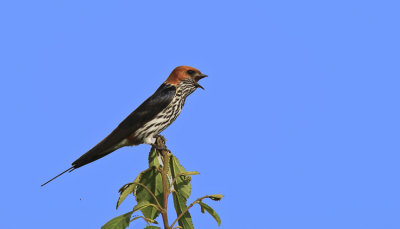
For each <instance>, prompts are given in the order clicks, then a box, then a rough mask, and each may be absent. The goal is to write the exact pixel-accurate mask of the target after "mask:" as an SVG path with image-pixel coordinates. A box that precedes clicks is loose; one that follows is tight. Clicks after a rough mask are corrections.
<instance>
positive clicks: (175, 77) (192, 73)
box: [165, 66, 207, 90]
mask: <svg viewBox="0 0 400 229" xmlns="http://www.w3.org/2000/svg"><path fill="white" fill-rule="evenodd" d="M204 77H207V75H204V74H202V73H201V72H200V71H199V70H198V69H196V68H193V67H190V66H179V67H176V68H175V69H174V70H173V71H172V72H171V74H170V75H169V77H168V79H167V80H166V81H165V83H168V84H173V85H178V84H179V83H180V82H181V81H183V80H186V79H190V80H191V81H192V82H193V84H194V85H195V86H196V87H199V88H201V89H203V90H204V88H203V87H202V86H201V85H200V84H199V83H198V82H199V80H200V79H202V78H204Z"/></svg>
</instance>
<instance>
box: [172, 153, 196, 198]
mask: <svg viewBox="0 0 400 229" xmlns="http://www.w3.org/2000/svg"><path fill="white" fill-rule="evenodd" d="M170 169H171V173H172V177H173V178H175V177H177V178H176V182H175V184H174V189H175V191H177V192H179V194H181V195H182V196H183V197H184V198H185V199H187V198H189V196H190V192H191V190H192V186H191V185H190V181H191V178H190V176H186V175H180V174H184V173H186V172H187V171H186V170H185V168H183V166H182V165H181V164H180V163H179V161H178V159H177V158H176V157H175V156H171V160H170Z"/></svg>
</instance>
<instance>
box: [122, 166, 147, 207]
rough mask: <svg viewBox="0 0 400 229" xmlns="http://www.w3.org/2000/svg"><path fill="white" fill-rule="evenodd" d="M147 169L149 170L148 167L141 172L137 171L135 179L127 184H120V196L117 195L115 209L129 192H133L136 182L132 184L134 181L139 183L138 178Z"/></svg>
mask: <svg viewBox="0 0 400 229" xmlns="http://www.w3.org/2000/svg"><path fill="white" fill-rule="evenodd" d="M148 170H150V168H149V169H146V170H144V171H142V172H141V173H139V175H138V176H137V177H136V179H135V180H134V181H133V182H132V183H128V184H126V185H124V186H122V187H121V188H120V189H119V191H118V192H119V193H120V196H119V198H118V201H117V209H118V207H119V205H120V204H121V203H122V202H123V201H124V200H125V198H126V197H127V196H128V195H129V194H131V193H133V192H134V191H135V188H136V186H137V184H134V183H139V182H140V179H141V178H142V176H143V174H144V173H146V172H147V171H148Z"/></svg>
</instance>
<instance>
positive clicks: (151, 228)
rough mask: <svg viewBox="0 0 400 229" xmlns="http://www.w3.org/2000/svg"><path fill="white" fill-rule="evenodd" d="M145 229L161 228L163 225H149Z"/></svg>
mask: <svg viewBox="0 0 400 229" xmlns="http://www.w3.org/2000/svg"><path fill="white" fill-rule="evenodd" d="M144 229H161V227H156V226H150V225H147V227H145V228H144Z"/></svg>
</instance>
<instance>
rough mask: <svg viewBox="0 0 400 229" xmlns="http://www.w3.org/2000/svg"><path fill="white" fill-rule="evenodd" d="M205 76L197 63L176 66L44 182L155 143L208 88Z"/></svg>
mask: <svg viewBox="0 0 400 229" xmlns="http://www.w3.org/2000/svg"><path fill="white" fill-rule="evenodd" d="M204 77H207V75H204V74H202V73H201V72H200V71H199V70H198V69H196V68H194V67H190V66H178V67H176V68H175V69H174V70H172V72H171V74H170V75H169V76H168V78H167V80H165V81H164V82H163V83H162V84H161V86H160V87H159V88H158V89H157V90H156V91H155V92H154V94H153V95H151V96H150V97H149V98H148V99H146V100H145V101H144V102H143V103H142V104H141V105H140V106H139V107H137V108H136V109H135V110H134V111H133V112H132V113H130V114H129V115H128V116H127V117H126V118H125V119H124V120H123V121H122V122H121V123H120V124H119V125H118V126H117V127H116V128H115V129H114V130H113V131H112V132H111V133H110V134H109V135H108V136H106V137H105V138H104V139H103V140H102V141H100V142H99V143H98V144H97V145H95V146H94V147H93V148H91V149H90V150H89V151H87V152H86V153H85V154H83V155H82V156H81V157H79V158H78V159H77V160H75V161H74V162H72V164H71V165H72V166H71V167H70V168H69V169H67V170H65V171H64V172H62V173H60V174H58V175H57V176H55V177H54V178H52V179H50V180H49V181H47V182H46V183H44V184H42V185H41V186H44V185H46V184H48V183H49V182H51V181H53V180H54V179H56V178H58V177H59V176H61V175H63V174H64V173H66V172H72V171H73V170H75V169H77V168H80V167H82V166H84V165H87V164H89V163H91V162H94V161H96V160H98V159H100V158H102V157H104V156H106V155H108V154H110V153H112V152H114V151H115V150H117V149H119V148H121V147H124V146H134V145H139V144H148V145H152V146H155V141H156V137H157V136H158V135H159V134H160V133H161V132H162V131H163V130H165V129H166V128H167V127H168V126H169V125H171V123H172V122H174V121H175V119H176V118H177V117H178V116H179V114H180V113H181V111H182V108H183V106H184V104H185V101H186V98H187V97H188V96H189V95H190V94H192V93H193V92H194V91H195V90H196V89H197V88H201V89H203V90H204V88H203V87H202V86H201V85H200V84H199V83H198V81H199V80H200V79H202V78H204Z"/></svg>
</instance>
